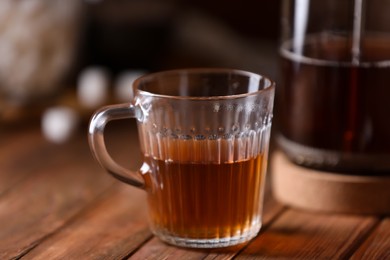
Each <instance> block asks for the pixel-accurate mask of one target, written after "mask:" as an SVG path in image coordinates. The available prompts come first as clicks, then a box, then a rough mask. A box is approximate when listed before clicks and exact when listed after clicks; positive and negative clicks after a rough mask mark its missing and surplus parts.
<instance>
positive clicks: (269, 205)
mask: <svg viewBox="0 0 390 260" xmlns="http://www.w3.org/2000/svg"><path fill="white" fill-rule="evenodd" d="M267 187H268V185H267ZM283 210H284V207H283V206H282V205H280V204H279V203H277V202H276V201H275V200H274V199H273V198H272V197H271V194H270V192H267V193H266V198H265V203H264V216H263V228H264V229H266V228H267V226H268V225H269V224H270V223H271V221H272V220H273V219H274V218H275V217H277V216H278V215H279V214H281V212H282V211H283ZM260 236H261V232H260ZM244 246H245V244H244V245H239V246H234V247H229V248H222V249H187V248H179V247H174V246H171V245H168V244H166V243H164V242H162V241H161V240H159V239H158V238H157V237H154V238H153V239H152V240H150V241H148V243H146V244H145V245H144V246H143V247H142V248H140V250H138V251H137V252H136V253H135V254H133V255H132V256H131V257H130V259H156V258H158V259H230V258H232V257H234V256H235V255H236V254H237V252H239V251H240V250H241V249H242V248H243V247H244Z"/></svg>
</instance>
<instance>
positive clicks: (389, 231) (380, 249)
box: [351, 218, 390, 259]
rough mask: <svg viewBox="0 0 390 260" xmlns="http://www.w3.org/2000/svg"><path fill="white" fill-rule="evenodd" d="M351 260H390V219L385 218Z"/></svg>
mask: <svg viewBox="0 0 390 260" xmlns="http://www.w3.org/2000/svg"><path fill="white" fill-rule="evenodd" d="M351 259H390V218H385V219H384V220H382V222H381V223H380V224H379V225H378V226H377V227H376V228H375V229H374V231H373V232H372V233H371V235H370V236H369V237H368V239H367V240H366V241H365V242H364V244H363V245H362V246H361V247H360V248H359V250H358V251H357V252H356V253H355V254H354V255H353V256H352V257H351Z"/></svg>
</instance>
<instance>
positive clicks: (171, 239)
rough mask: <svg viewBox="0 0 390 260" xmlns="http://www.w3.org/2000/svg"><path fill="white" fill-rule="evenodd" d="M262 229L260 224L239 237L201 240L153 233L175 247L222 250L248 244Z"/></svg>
mask: <svg viewBox="0 0 390 260" xmlns="http://www.w3.org/2000/svg"><path fill="white" fill-rule="evenodd" d="M260 228H261V224H258V225H256V226H253V227H252V228H250V229H248V230H247V231H245V232H243V233H242V234H240V235H237V236H231V237H218V238H199V239H196V238H187V237H179V236H174V235H171V234H168V233H166V232H159V231H155V230H153V233H154V234H155V235H156V236H157V237H158V238H160V239H161V240H162V241H164V242H166V243H168V244H171V245H175V246H180V247H190V248H221V247H229V246H234V245H238V244H242V243H245V242H248V241H249V240H251V239H253V238H254V237H256V236H257V235H258V234H259V232H260Z"/></svg>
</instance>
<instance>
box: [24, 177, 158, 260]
mask: <svg viewBox="0 0 390 260" xmlns="http://www.w3.org/2000/svg"><path fill="white" fill-rule="evenodd" d="M145 195H146V194H145V192H144V191H142V190H139V189H136V188H133V187H129V186H127V185H125V184H123V185H122V184H120V185H119V184H118V183H116V185H114V187H112V188H111V189H110V190H109V192H107V193H106V194H104V196H102V198H101V199H99V200H98V201H96V202H95V203H93V204H91V205H89V206H88V207H87V208H86V209H85V210H84V211H83V212H82V213H81V214H79V215H78V216H77V218H75V219H74V220H73V221H72V222H71V223H69V224H68V225H67V226H66V227H64V228H62V229H61V230H59V231H58V232H56V233H55V234H53V235H52V236H50V237H49V238H47V239H46V240H45V241H43V242H42V243H41V244H40V245H39V246H37V247H36V248H34V249H33V250H32V251H31V252H30V253H29V254H28V255H27V256H26V257H25V259H65V258H67V259H122V258H124V257H126V256H127V255H129V254H130V253H131V252H132V251H133V250H136V249H137V248H138V247H139V246H141V245H142V244H143V243H144V242H145V240H147V239H149V238H150V237H151V236H152V234H151V232H150V231H149V228H148V223H147V217H146V210H145V203H140V202H141V201H144V202H146V198H145Z"/></svg>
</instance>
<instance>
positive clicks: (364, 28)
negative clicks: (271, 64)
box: [277, 0, 390, 174]
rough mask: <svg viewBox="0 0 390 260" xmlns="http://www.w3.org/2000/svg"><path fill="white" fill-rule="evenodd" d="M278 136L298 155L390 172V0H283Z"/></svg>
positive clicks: (308, 160) (334, 166) (323, 164)
mask: <svg viewBox="0 0 390 260" xmlns="http://www.w3.org/2000/svg"><path fill="white" fill-rule="evenodd" d="M282 10H283V12H282V23H281V24H282V31H281V33H282V34H281V40H282V42H281V46H280V56H281V87H280V88H278V93H277V100H278V106H277V113H278V119H279V122H278V123H279V126H280V127H279V129H280V133H279V134H278V138H277V139H278V143H279V145H280V146H281V147H282V150H283V151H284V152H285V153H286V154H287V155H288V157H289V158H290V159H292V160H293V161H294V162H296V163H298V164H301V165H304V166H309V167H314V168H319V169H322V170H330V171H344V172H347V173H361V174H374V173H375V174H389V170H390V120H389V119H388V114H389V111H390V102H389V100H388V97H389V96H390V16H389V14H390V1H383V0H370V1H367V0H353V1H339V0H326V1H314V0H284V1H283V8H282Z"/></svg>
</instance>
